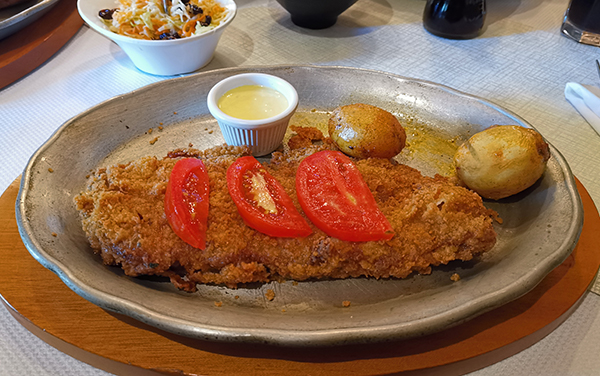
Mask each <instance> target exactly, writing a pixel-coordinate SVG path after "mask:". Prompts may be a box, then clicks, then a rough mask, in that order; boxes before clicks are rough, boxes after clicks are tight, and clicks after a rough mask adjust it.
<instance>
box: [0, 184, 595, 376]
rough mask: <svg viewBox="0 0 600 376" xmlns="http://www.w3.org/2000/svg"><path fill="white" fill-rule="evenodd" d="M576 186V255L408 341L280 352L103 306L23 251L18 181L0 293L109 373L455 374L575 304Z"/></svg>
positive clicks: (1, 238)
mask: <svg viewBox="0 0 600 376" xmlns="http://www.w3.org/2000/svg"><path fill="white" fill-rule="evenodd" d="M577 183H578V189H579V193H580V194H581V197H582V201H583V205H584V213H585V216H584V226H583V231H582V234H581V237H580V239H579V243H578V245H577V247H576V248H575V250H574V251H573V254H572V255H571V256H569V258H568V259H567V260H566V261H565V262H564V263H563V264H562V265H560V266H559V267H557V268H556V269H555V270H553V271H552V272H551V273H550V274H549V275H548V276H547V277H546V278H545V279H544V280H543V281H542V282H541V283H540V284H539V285H538V286H537V287H536V288H535V289H534V290H533V291H531V292H530V293H528V294H527V295H525V296H523V297H521V298H519V299H518V300H515V301H513V302H511V303H509V304H506V305H504V306H502V307H500V308H497V309H495V310H493V311H490V312H488V313H485V314H483V315H481V316H478V317H476V318H475V319H473V320H471V321H469V322H467V323H465V324H462V325H460V326H457V327H455V328H451V329H448V330H446V331H443V332H440V333H436V334H433V335H429V336H427V337H422V338H416V339H412V340H408V341H403V342H401V341H399V342H391V343H382V344H375V345H368V346H365V345H354V346H340V347H331V348H282V347H271V346H261V345H244V344H224V343H215V342H208V341H199V340H192V339H189V338H184V337H180V336H177V335H174V334H171V333H167V332H163V331H161V330H158V329H156V328H153V327H150V326H147V325H145V324H142V323H140V322H137V321H135V320H133V319H130V318H128V317H125V316H121V315H118V314H115V313H111V312H108V311H104V310H102V309H101V308H99V307H98V306H96V305H94V304H92V303H90V302H88V301H86V300H84V299H83V298H81V297H79V296H78V295H77V294H75V293H74V292H72V291H71V290H70V289H69V288H68V287H67V286H66V285H65V284H63V283H62V281H61V280H60V279H59V278H58V277H57V276H56V275H55V274H53V273H52V272H51V271H49V270H47V269H45V268H44V267H42V266H41V265H40V264H39V263H38V262H37V261H35V260H34V259H33V258H32V257H31V256H30V254H29V253H28V251H27V250H26V249H25V247H24V245H23V243H22V242H21V238H20V236H19V233H18V229H17V225H16V221H15V200H16V196H17V193H18V184H19V182H18V181H15V182H14V183H13V184H12V185H11V186H10V187H9V188H8V189H7V191H6V192H5V193H4V194H3V195H2V197H1V198H0V257H1V259H2V262H1V263H0V275H2V278H1V279H0V293H1V294H2V297H3V299H4V301H3V302H4V304H5V306H6V307H7V309H8V310H9V312H10V313H11V314H12V315H13V316H14V317H15V318H16V319H17V320H18V321H19V322H20V323H21V324H23V325H24V326H25V327H26V328H27V329H29V330H30V331H31V332H33V333H34V334H35V335H37V336H38V337H40V338H41V339H43V340H44V341H46V342H48V343H49V344H51V345H53V346H54V347H56V348H58V349H59V350H61V351H63V352H65V353H67V354H69V355H71V356H73V357H75V358H77V359H80V360H82V361H84V362H87V363H89V364H91V365H93V366H95V367H97V368H101V369H103V370H105V371H108V372H111V373H115V374H128V375H130V374H132V373H134V374H136V375H139V374H158V373H160V374H173V375H192V374H193V375H196V374H202V375H231V374H244V375H253V374H261V375H307V374H310V375H349V374H352V375H373V374H377V375H382V374H394V373H399V372H405V373H406V374H409V375H414V374H425V373H426V374H427V375H437V374H439V375H445V376H446V375H458V374H464V373H467V372H471V371H474V370H477V369H479V368H483V367H485V366H488V365H490V364H493V363H495V362H498V361H500V360H502V359H505V358H507V357H509V356H511V355H514V354H516V353H517V352H519V351H521V350H523V349H525V348H527V347H529V346H531V345H532V344H534V343H535V342H537V341H539V340H540V339H542V338H543V337H545V336H546V335H547V334H549V333H550V332H552V331H553V330H554V329H555V328H556V327H558V326H559V325H560V324H561V323H562V322H563V321H565V320H566V319H567V318H568V317H569V315H570V314H571V313H572V312H573V311H574V310H575V309H576V308H577V306H578V303H579V302H580V301H581V300H582V298H583V297H584V296H585V293H586V292H587V290H588V287H589V285H590V284H591V283H592V281H593V280H594V277H595V275H596V272H597V270H598V267H599V266H600V252H597V251H596V250H597V249H596V248H597V244H598V241H599V240H600V217H599V216H598V211H597V210H596V208H595V206H594V203H593V201H592V199H591V197H590V196H589V194H588V193H587V191H586V190H585V189H584V188H583V186H582V185H581V184H580V183H579V182H577Z"/></svg>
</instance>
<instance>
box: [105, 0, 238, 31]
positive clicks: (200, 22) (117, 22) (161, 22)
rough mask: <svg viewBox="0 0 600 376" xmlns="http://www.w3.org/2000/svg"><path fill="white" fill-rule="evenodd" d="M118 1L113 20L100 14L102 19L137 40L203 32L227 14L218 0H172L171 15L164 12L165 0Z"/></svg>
mask: <svg viewBox="0 0 600 376" xmlns="http://www.w3.org/2000/svg"><path fill="white" fill-rule="evenodd" d="M119 3H120V5H119V7H118V8H116V9H114V12H113V13H112V19H105V18H102V17H101V19H102V21H103V22H104V23H105V24H106V25H107V27H108V28H109V29H110V30H111V31H112V32H114V33H117V34H121V35H125V36H128V37H132V38H138V39H152V40H154V39H173V38H185V37H189V36H192V35H199V34H203V33H206V32H207V31H209V30H212V29H214V28H215V27H217V26H219V25H220V24H221V22H222V21H223V19H224V18H225V17H226V16H227V13H228V12H227V9H226V8H224V7H223V6H221V5H220V4H219V3H217V2H216V1H215V0H189V2H186V3H184V2H183V1H182V0H172V1H171V6H170V7H169V13H170V15H168V14H166V13H165V12H164V11H163V9H162V0H119ZM194 9H195V10H196V11H194ZM198 9H200V10H198ZM161 35H162V37H161Z"/></svg>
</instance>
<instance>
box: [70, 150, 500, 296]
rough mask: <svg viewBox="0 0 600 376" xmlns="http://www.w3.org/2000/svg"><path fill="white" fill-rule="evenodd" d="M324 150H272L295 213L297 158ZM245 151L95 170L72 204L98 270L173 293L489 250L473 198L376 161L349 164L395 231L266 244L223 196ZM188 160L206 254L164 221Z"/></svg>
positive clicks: (466, 256)
mask: <svg viewBox="0 0 600 376" xmlns="http://www.w3.org/2000/svg"><path fill="white" fill-rule="evenodd" d="M331 147H332V146H331V144H330V143H325V144H324V145H321V146H308V147H301V148H299V149H297V150H291V151H287V152H286V153H275V154H274V156H273V158H272V160H271V161H269V162H267V163H264V165H265V168H266V169H267V170H268V171H269V172H270V173H271V174H272V175H273V176H274V177H275V178H276V179H277V180H278V181H279V182H280V183H281V184H282V185H283V187H284V188H285V190H286V192H287V193H288V194H289V196H290V197H291V198H292V200H293V201H294V204H295V205H296V208H297V209H298V211H299V212H300V213H301V214H302V215H304V214H303V212H302V210H301V208H300V205H299V204H298V199H297V197H296V191H295V172H296V169H297V167H298V165H299V163H300V161H301V160H302V159H303V158H304V157H305V156H307V155H309V154H311V153H314V152H316V151H318V150H322V149H324V148H331ZM248 153H249V152H248V149H246V148H239V147H217V148H213V149H209V150H206V151H198V150H178V151H175V152H172V153H170V154H169V155H168V156H167V157H165V158H163V159H158V158H156V157H146V158H141V159H139V160H136V161H133V162H130V163H127V164H122V165H117V166H111V167H107V168H100V169H98V170H97V171H96V172H95V173H94V174H93V175H92V176H91V177H90V180H89V184H88V186H87V188H86V190H85V191H84V192H82V193H81V194H79V195H78V196H77V197H76V198H75V203H76V206H77V209H78V210H79V212H80V216H81V220H82V224H83V229H84V231H85V232H86V234H87V236H88V238H89V240H90V244H91V247H92V248H93V249H94V250H95V251H96V252H97V253H99V254H100V255H101V256H102V259H103V261H104V263H106V264H108V265H120V266H121V267H122V268H123V270H124V271H125V274H127V275H129V276H140V275H159V276H167V277H169V278H170V279H171V281H172V282H173V283H174V284H175V285H176V286H177V287H178V288H180V289H183V290H186V291H195V289H196V284H197V283H210V284H222V285H226V286H229V287H237V286H238V285H240V284H244V283H249V282H267V281H270V280H281V279H292V280H297V281H302V280H308V279H328V278H348V277H359V276H367V277H374V278H389V277H395V278H404V277H407V276H408V275H410V274H411V273H413V272H416V273H421V274H429V273H430V272H431V267H432V266H437V265H440V264H447V263H448V262H450V261H453V260H465V261H466V260H470V259H472V258H473V257H474V256H476V255H479V254H481V253H483V252H485V251H487V250H489V249H491V248H492V247H493V246H494V244H495V241H496V233H495V231H494V229H493V226H492V221H493V217H494V216H495V215H496V214H495V212H493V211H492V210H489V209H486V208H485V207H484V206H483V203H482V199H481V197H479V196H478V195H477V194H476V193H474V192H471V191H469V190H468V189H465V188H463V187H459V186H456V185H454V184H452V183H451V182H450V181H449V180H448V179H447V178H443V177H439V176H436V177H434V178H432V177H426V176H422V175H421V173H420V172H419V171H417V170H415V169H413V168H411V167H408V166H405V165H401V164H397V163H394V162H392V161H390V160H385V159H364V160H357V161H355V163H356V165H357V167H358V169H359V171H360V172H361V174H362V175H363V178H364V180H365V181H366V182H367V185H368V186H369V188H370V189H371V192H372V193H373V195H374V197H375V200H376V202H377V204H378V206H379V208H380V209H381V211H382V212H383V214H384V215H385V216H386V218H387V219H388V221H389V222H390V224H391V225H392V227H393V228H394V231H395V236H394V237H393V238H392V239H391V240H389V241H371V242H346V241H341V240H339V239H336V238H332V237H329V236H327V235H326V234H325V233H323V232H322V231H321V230H319V229H318V228H316V227H315V226H314V225H313V224H312V223H311V222H310V221H309V220H308V219H307V222H308V223H309V224H310V226H311V227H312V229H313V234H311V235H309V236H307V237H306V238H299V239H293V238H292V239H290V238H273V237H269V236H267V235H264V234H261V233H259V232H257V231H255V230H253V229H251V228H249V227H248V226H246V224H245V223H244V221H243V220H242V218H241V216H240V215H239V214H238V211H237V208H236V206H235V204H234V203H233V201H232V199H231V197H230V196H229V192H228V190H227V183H226V178H225V176H226V171H227V168H228V167H229V166H230V165H231V163H233V162H234V161H235V159H236V158H238V157H240V156H242V155H246V154H248ZM189 156H192V157H198V158H202V159H203V161H204V163H205V166H206V168H207V171H208V174H209V179H210V198H209V204H210V209H209V217H208V229H207V241H206V244H207V247H206V249H205V250H199V249H195V248H193V247H191V246H189V245H188V244H186V243H185V242H183V241H182V240H181V239H179V237H178V236H177V235H176V234H175V233H174V232H173V231H172V230H171V228H170V226H169V224H168V222H167V218H166V216H165V214H164V204H163V201H164V193H165V189H166V185H167V181H168V178H169V173H170V170H171V169H172V168H173V165H174V164H175V162H176V161H177V160H178V159H180V158H182V157H189ZM305 218H306V217H305Z"/></svg>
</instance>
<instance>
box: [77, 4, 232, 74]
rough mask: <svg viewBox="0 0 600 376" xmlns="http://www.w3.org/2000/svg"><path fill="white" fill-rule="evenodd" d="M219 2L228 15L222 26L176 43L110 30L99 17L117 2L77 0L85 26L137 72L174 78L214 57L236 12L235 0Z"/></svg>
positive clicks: (203, 64) (174, 40)
mask: <svg viewBox="0 0 600 376" xmlns="http://www.w3.org/2000/svg"><path fill="white" fill-rule="evenodd" d="M218 2H219V3H220V4H221V5H222V6H223V7H225V8H226V9H227V16H226V17H225V19H224V20H223V21H221V24H220V25H219V26H217V27H215V28H214V29H212V30H210V31H207V32H206V33H204V34H200V35H194V36H191V37H186V38H181V39H173V40H143V39H136V38H130V37H127V36H124V35H119V34H116V33H113V32H112V31H110V30H109V29H108V27H106V25H105V24H104V23H103V22H102V21H101V20H100V18H99V17H98V12H99V11H100V10H102V9H112V8H115V7H116V6H117V2H116V1H115V0H78V1H77V9H78V11H79V15H80V16H81V18H83V20H84V21H85V23H87V24H88V25H89V26H90V27H91V28H92V29H93V30H95V31H97V32H98V33H100V34H102V35H104V36H105V37H107V38H109V39H111V40H112V41H113V42H115V43H116V44H118V45H119V47H121V48H122V49H123V51H125V53H126V54H127V56H129V58H130V59H131V61H132V62H133V64H134V65H135V66H136V67H137V68H138V69H140V70H142V71H144V72H146V73H150V74H155V75H159V76H172V75H177V74H184V73H190V72H193V71H195V70H198V69H200V68H202V67H203V66H205V65H206V64H208V63H209V62H210V61H211V59H212V58H213V55H214V53H215V50H216V48H217V44H218V43H219V39H220V38H221V35H222V34H223V31H224V30H225V28H226V27H227V26H228V25H229V24H230V23H231V21H232V20H233V18H234V17H235V15H236V12H237V6H236V4H235V2H234V1H233V0H218Z"/></svg>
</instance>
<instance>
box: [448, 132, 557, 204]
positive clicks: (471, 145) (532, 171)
mask: <svg viewBox="0 0 600 376" xmlns="http://www.w3.org/2000/svg"><path fill="white" fill-rule="evenodd" d="M549 158H550V150H549V148H548V144H547V143H546V142H545V141H544V139H543V138H542V136H541V135H540V134H539V133H538V132H536V131H534V130H533V129H529V128H524V127H520V126H517V125H496V126H492V127H490V128H488V129H486V130H484V131H482V132H479V133H476V134H475V135H473V136H472V137H471V138H470V139H469V140H468V141H467V142H465V143H464V144H463V145H461V146H460V147H459V148H458V150H457V152H456V154H455V155H454V164H455V166H456V175H457V176H458V177H459V178H460V179H461V180H462V181H463V182H464V183H465V184H466V185H467V187H469V188H470V189H472V190H473V191H475V192H477V193H478V194H479V195H481V196H482V197H485V198H489V199H493V200H499V199H501V198H505V197H508V196H512V195H514V194H516V193H519V192H521V191H523V190H525V189H527V188H529V187H530V186H532V185H533V184H534V183H535V182H536V181H537V180H538V179H539V178H540V177H541V176H542V174H543V173H544V169H545V168H546V162H547V161H548V159H549Z"/></svg>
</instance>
